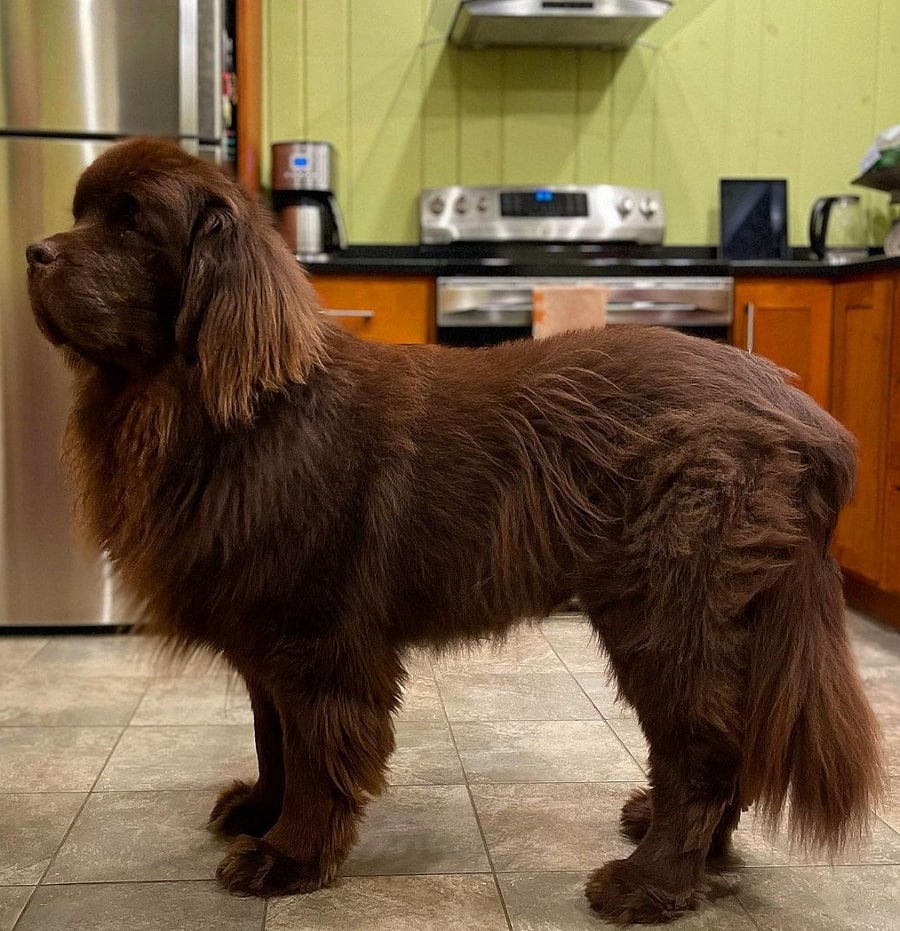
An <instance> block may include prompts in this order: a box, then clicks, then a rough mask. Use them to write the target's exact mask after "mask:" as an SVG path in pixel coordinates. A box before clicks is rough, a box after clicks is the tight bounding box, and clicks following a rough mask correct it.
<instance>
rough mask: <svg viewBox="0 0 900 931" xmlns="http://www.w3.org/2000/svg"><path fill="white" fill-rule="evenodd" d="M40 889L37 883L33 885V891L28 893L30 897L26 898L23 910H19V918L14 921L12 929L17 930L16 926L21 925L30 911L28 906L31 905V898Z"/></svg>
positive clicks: (11, 930)
mask: <svg viewBox="0 0 900 931" xmlns="http://www.w3.org/2000/svg"><path fill="white" fill-rule="evenodd" d="M37 891H38V886H37V884H35V885H33V886H32V887H31V892H29V893H28V898H27V899H26V900H25V904H24V905H23V906H22V911H20V912H19V916H18V918H16V920H15V921H14V922H13V925H12V927H11V928H10V931H16V928H18V927H19V924H20V922H21V921H22V919H23V918H24V917H25V912H26V911H28V906H29V905H31V900H32V899H33V898H34V896H35V893H36V892H37Z"/></svg>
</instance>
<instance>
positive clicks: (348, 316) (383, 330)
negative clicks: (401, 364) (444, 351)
mask: <svg viewBox="0 0 900 931" xmlns="http://www.w3.org/2000/svg"><path fill="white" fill-rule="evenodd" d="M311 278H312V283H313V285H314V287H315V289H316V291H318V293H319V296H320V297H321V299H322V303H323V305H324V306H325V308H326V311H325V312H326V313H327V314H328V315H329V316H330V317H331V318H332V319H333V320H335V322H337V323H338V324H340V325H341V326H342V327H343V328H344V329H345V330H347V331H348V332H350V333H353V334H355V335H356V336H360V337H362V338H363V339H373V340H376V341H378V342H382V343H431V342H434V326H435V324H434V279H433V278H425V277H418V276H416V277H402V276H392V275H318V276H316V275H312V276H311Z"/></svg>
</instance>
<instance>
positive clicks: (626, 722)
mask: <svg viewBox="0 0 900 931" xmlns="http://www.w3.org/2000/svg"><path fill="white" fill-rule="evenodd" d="M607 723H608V724H609V726H610V727H611V728H612V729H613V730H614V731H615V732H616V736H617V737H618V738H619V740H621V741H622V743H623V744H624V745H625V746H626V747H627V748H628V752H629V753H630V754H631V755H632V757H634V759H635V760H636V761H637V764H638V765H639V766H640V767H641V769H644V770H646V769H647V738H646V737H644V732H643V731H642V730H641V725H640V723H639V722H638V719H637V718H635V717H628V718H609V719H608V722H607Z"/></svg>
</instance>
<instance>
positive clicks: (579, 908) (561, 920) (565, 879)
mask: <svg viewBox="0 0 900 931" xmlns="http://www.w3.org/2000/svg"><path fill="white" fill-rule="evenodd" d="M587 877H588V874H587V873H501V874H500V876H499V880H500V890H501V892H502V893H503V900H504V902H505V903H506V910H507V913H508V914H509V920H510V923H511V925H512V929H513V931H605V929H612V928H616V927H618V925H613V924H610V923H609V922H606V921H603V920H601V919H600V917H599V916H598V915H597V914H596V913H595V912H593V911H591V908H590V906H589V905H588V901H587V899H586V898H585V895H584V886H585V883H586V881H587ZM636 927H637V926H636ZM639 927H640V928H641V929H642V931H643V929H652V928H671V929H677V931H754V928H755V925H754V924H753V922H752V921H751V920H750V919H749V918H748V917H747V914H746V912H745V911H744V910H743V908H741V905H740V903H739V902H738V901H737V900H736V899H735V898H734V897H733V896H727V897H723V898H718V899H716V900H715V901H714V902H708V903H707V904H706V905H704V906H703V907H702V908H701V909H700V910H699V911H696V912H690V913H689V914H687V915H684V916H683V917H681V918H679V919H678V920H677V921H676V922H675V923H674V924H665V925H640V926H639ZM798 931H799V929H798Z"/></svg>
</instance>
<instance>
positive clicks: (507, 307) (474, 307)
mask: <svg viewBox="0 0 900 931" xmlns="http://www.w3.org/2000/svg"><path fill="white" fill-rule="evenodd" d="M533 307H534V305H533V304H532V301H531V298H528V299H527V300H521V299H516V300H512V301H486V302H485V303H483V304H469V305H468V306H466V307H442V308H441V313H442V314H492V313H513V312H517V313H522V311H531V310H532V309H533Z"/></svg>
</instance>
